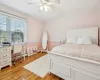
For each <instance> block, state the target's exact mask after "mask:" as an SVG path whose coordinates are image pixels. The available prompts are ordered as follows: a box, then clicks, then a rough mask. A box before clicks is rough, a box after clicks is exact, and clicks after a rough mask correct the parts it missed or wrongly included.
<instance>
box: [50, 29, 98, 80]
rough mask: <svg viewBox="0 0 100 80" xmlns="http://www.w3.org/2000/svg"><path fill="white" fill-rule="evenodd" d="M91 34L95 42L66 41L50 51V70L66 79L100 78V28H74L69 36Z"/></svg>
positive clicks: (90, 79)
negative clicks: (99, 29) (77, 42)
mask: <svg viewBox="0 0 100 80" xmlns="http://www.w3.org/2000/svg"><path fill="white" fill-rule="evenodd" d="M80 36H85V37H87V36H89V37H91V38H92V42H93V44H72V43H66V44H63V45H61V46H56V47H54V48H53V49H52V50H51V51H50V52H49V60H50V72H51V73H53V74H55V75H57V76H59V77H61V78H63V79H64V80H100V47H99V46H98V28H97V27H91V28H82V29H73V30H70V31H69V32H68V33H67V38H69V37H80Z"/></svg>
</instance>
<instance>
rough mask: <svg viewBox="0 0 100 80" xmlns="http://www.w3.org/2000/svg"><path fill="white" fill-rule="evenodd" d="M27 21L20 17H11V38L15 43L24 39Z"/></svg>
mask: <svg viewBox="0 0 100 80" xmlns="http://www.w3.org/2000/svg"><path fill="white" fill-rule="evenodd" d="M24 29H25V22H24V21H22V20H19V19H15V18H11V33H12V35H11V37H12V38H11V40H12V42H13V43H19V42H23V41H24Z"/></svg>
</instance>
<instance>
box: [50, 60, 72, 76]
mask: <svg viewBox="0 0 100 80" xmlns="http://www.w3.org/2000/svg"><path fill="white" fill-rule="evenodd" d="M50 67H51V71H54V72H55V73H56V74H57V75H58V74H62V75H65V76H66V77H70V76H71V75H70V74H71V69H70V68H69V67H68V66H67V65H65V64H62V63H60V62H56V61H51V65H50ZM58 76H59V75H58ZM60 77H61V76H60Z"/></svg>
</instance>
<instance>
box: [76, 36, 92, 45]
mask: <svg viewBox="0 0 100 80" xmlns="http://www.w3.org/2000/svg"><path fill="white" fill-rule="evenodd" d="M77 44H92V39H91V37H78V40H77Z"/></svg>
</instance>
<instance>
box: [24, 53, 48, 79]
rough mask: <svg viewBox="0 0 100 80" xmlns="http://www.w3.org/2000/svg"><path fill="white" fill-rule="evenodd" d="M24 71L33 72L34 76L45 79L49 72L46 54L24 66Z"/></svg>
mask: <svg viewBox="0 0 100 80" xmlns="http://www.w3.org/2000/svg"><path fill="white" fill-rule="evenodd" d="M24 68H25V69H27V70H29V71H31V72H33V73H34V74H36V75H38V76H40V77H42V78H43V77H45V76H46V74H47V73H48V72H49V59H48V54H46V55H44V56H42V57H40V58H39V59H36V60H35V61H33V62H31V63H29V64H27V65H25V66H24Z"/></svg>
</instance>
